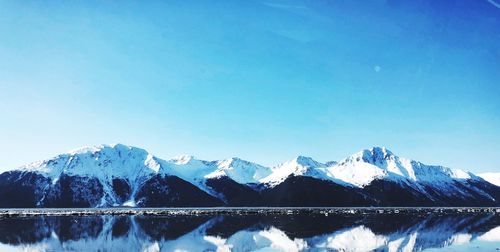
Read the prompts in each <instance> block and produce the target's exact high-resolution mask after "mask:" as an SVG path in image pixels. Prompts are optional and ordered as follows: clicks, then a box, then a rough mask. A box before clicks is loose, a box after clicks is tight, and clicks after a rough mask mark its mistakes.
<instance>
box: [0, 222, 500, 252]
mask: <svg viewBox="0 0 500 252" xmlns="http://www.w3.org/2000/svg"><path fill="white" fill-rule="evenodd" d="M475 241H484V242H485V243H477V244H479V245H478V246H480V247H479V248H486V247H484V246H490V247H489V248H493V249H494V248H496V247H500V244H499V243H500V216H499V215H495V214H493V213H488V214H486V213H485V214H474V215H468V214H460V215H458V214H457V215H436V214H424V215H334V216H331V215H330V216H324V215H319V214H318V215H268V216H262V215H245V216H231V215H228V216H207V215H203V216H114V217H113V216H87V217H33V218H5V219H0V243H1V245H0V250H2V251H4V250H14V251H15V250H36V251H65V250H70V251H98V250H100V251H174V250H185V251H254V250H260V249H270V250H278V251H302V250H315V251H331V250H340V251H370V250H380V251H421V250H425V249H430V248H446V247H448V246H458V245H460V244H466V243H470V242H475ZM476 248H477V247H476Z"/></svg>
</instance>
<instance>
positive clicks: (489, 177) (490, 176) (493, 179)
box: [479, 172, 500, 186]
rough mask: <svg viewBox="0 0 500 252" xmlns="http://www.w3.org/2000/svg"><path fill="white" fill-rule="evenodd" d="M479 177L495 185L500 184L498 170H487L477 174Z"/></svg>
mask: <svg viewBox="0 0 500 252" xmlns="http://www.w3.org/2000/svg"><path fill="white" fill-rule="evenodd" d="M479 177H481V178H483V179H484V180H486V181H488V182H490V183H492V184H494V185H496V186H500V172H487V173H481V174H479Z"/></svg>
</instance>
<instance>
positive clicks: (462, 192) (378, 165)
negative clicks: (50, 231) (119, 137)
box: [0, 144, 500, 206]
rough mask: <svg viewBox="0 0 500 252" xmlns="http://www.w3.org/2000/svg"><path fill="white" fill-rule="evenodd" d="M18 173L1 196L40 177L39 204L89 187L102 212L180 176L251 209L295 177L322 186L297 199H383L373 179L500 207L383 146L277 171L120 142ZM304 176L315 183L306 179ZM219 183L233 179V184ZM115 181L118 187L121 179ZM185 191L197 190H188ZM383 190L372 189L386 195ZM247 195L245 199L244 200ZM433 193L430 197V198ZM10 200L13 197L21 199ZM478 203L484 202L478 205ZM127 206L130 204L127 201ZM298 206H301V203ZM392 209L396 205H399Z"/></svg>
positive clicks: (482, 190) (448, 175)
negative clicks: (323, 194) (161, 153)
mask: <svg viewBox="0 0 500 252" xmlns="http://www.w3.org/2000/svg"><path fill="white" fill-rule="evenodd" d="M19 170H20V171H21V173H19V174H20V175H15V174H14V173H11V174H10V175H9V174H6V175H4V177H5V178H4V181H5V183H3V184H1V183H0V186H3V188H5V189H4V190H3V192H4V194H6V193H7V194H8V193H11V194H12V193H14V192H11V191H12V190H10V191H9V188H13V187H11V185H12V183H14V182H15V181H16V180H15V179H14V180H13V179H12V176H24V175H23V174H27V172H32V173H36V174H39V175H41V176H43V177H44V178H48V179H49V180H50V181H51V183H52V184H53V185H54V186H50V185H49V184H48V183H47V182H43V181H44V179H41V178H39V177H33V178H32V177H29V176H28V177H25V180H23V182H19V183H21V184H19V186H25V185H26V184H33V183H36V184H39V183H38V182H33V181H41V182H40V183H43V184H41V185H40V186H38V187H37V186H34V187H32V188H31V189H30V190H34V193H35V194H36V197H42V198H40V199H39V200H40V202H41V200H43V197H45V195H47V194H48V192H49V191H50V190H48V189H47V188H48V187H54V188H55V191H56V192H62V190H66V191H67V192H68V193H70V194H71V193H74V194H76V193H78V192H79V190H80V189H82V188H85V187H88V188H89V189H88V192H87V191H86V192H85V193H90V194H89V195H92V190H94V191H96V190H97V192H99V194H96V193H94V194H93V195H94V198H93V201H92V202H93V203H92V204H95V201H96V200H99V199H101V197H102V199H101V203H100V204H99V206H107V205H116V204H118V205H122V204H125V205H130V206H134V205H135V204H136V203H137V200H138V199H137V198H139V197H135V196H137V195H138V194H140V193H139V191H141V190H142V191H141V192H142V194H140V195H141V196H144V195H149V196H150V197H153V196H154V193H152V194H151V195H150V194H149V193H148V191H149V192H152V190H153V191H155V190H158V191H162V190H169V189H168V188H169V185H166V184H165V183H166V182H165V179H166V177H171V178H174V177H178V178H179V179H180V180H181V181H180V182H176V183H184V184H183V185H182V188H184V189H182V190H181V191H186V190H188V191H189V190H191V191H193V190H195V191H196V190H198V189H200V190H201V191H203V193H206V194H208V195H209V196H210V197H214V198H218V199H220V200H223V201H225V202H226V200H227V197H233V198H237V199H238V202H239V204H241V205H245V204H247V203H245V202H247V201H246V200H251V201H257V200H263V199H262V198H260V197H261V196H266V197H267V198H266V199H264V201H259V202H266V201H265V200H270V201H271V202H281V201H280V199H279V197H278V196H279V195H278V196H276V197H278V198H276V197H275V195H269V193H266V192H264V191H265V190H268V192H269V191H272V189H273V188H276V186H277V185H280V184H281V183H283V182H284V181H287V179H288V178H290V177H296V178H294V179H293V181H306V180H308V181H311V180H310V178H314V179H317V180H322V181H321V182H319V183H316V182H314V181H317V180H313V182H297V183H298V184H295V185H294V188H296V192H297V193H301V192H303V191H304V189H305V188H301V186H302V187H305V186H306V185H305V184H304V183H313V184H314V185H312V184H311V185H312V186H313V187H320V186H323V187H324V188H323V189H322V190H330V191H331V193H335V192H337V191H338V190H343V192H344V194H345V195H347V194H349V193H352V192H357V191H359V190H358V189H364V188H366V187H367V186H369V187H368V189H367V190H366V195H367V196H366V197H368V198H370V197H375V198H376V197H382V196H383V195H374V194H373V192H374V191H373V190H372V189H373V188H371V189H370V186H372V185H373V184H376V183H374V181H378V182H380V181H383V182H384V183H386V182H387V183H388V184H391V183H392V184H396V185H397V187H398V188H391V189H387V190H388V191H387V192H386V191H384V193H389V194H391V195H392V192H394V190H396V191H397V190H405V191H406V190H407V189H408V190H410V191H411V192H410V194H411V195H414V196H415V195H416V197H420V198H421V199H422V200H423V201H420V198H419V199H417V198H415V199H414V200H415V202H420V203H422V204H431V203H429V201H431V202H436V204H437V203H439V202H441V201H443V200H447V202H448V203H447V204H448V205H449V204H452V203H451V202H453V200H454V199H457V198H458V199H467V200H468V201H467V203H463V204H469V203H470V202H483V203H478V204H485V203H484V202H486V201H489V202H495V201H496V198H497V197H498V196H496V195H498V193H497V192H496V190H498V189H497V188H496V187H494V186H493V185H491V184H489V183H487V182H485V181H484V180H483V179H481V178H480V177H478V176H476V175H474V174H472V173H470V172H465V171H462V170H457V169H451V168H447V167H443V166H435V165H425V164H423V163H420V162H418V161H414V160H410V159H406V158H402V157H398V156H396V155H394V154H393V153H392V152H391V151H389V150H387V149H386V148H380V147H373V148H370V149H366V150H362V151H360V152H357V153H355V154H353V155H351V156H349V157H347V158H345V159H343V160H341V161H340V162H338V163H337V162H334V161H330V162H327V163H321V162H318V161H315V160H313V159H312V158H310V157H304V156H298V157H296V158H294V159H292V160H290V161H288V162H284V163H282V164H279V165H277V166H274V167H265V166H262V165H259V164H256V163H252V162H249V161H245V160H241V159H239V158H230V159H225V160H216V161H205V160H200V159H196V158H194V157H192V156H180V157H176V158H173V159H170V160H163V159H160V158H158V157H155V156H154V155H152V154H150V153H148V152H147V151H146V150H143V149H140V148H136V147H131V146H126V145H122V144H116V145H100V146H95V147H86V148H82V149H78V150H75V151H70V152H69V153H66V154H61V155H58V156H56V157H54V158H51V159H48V160H45V161H40V162H35V163H32V164H29V165H26V166H23V167H21V168H20V169H19ZM63 175H64V176H70V177H71V176H76V177H81V178H76V179H77V180H79V182H75V183H76V184H77V185H76V186H75V187H71V188H67V187H65V185H66V184H67V183H68V182H66V181H65V180H64V181H63V180H62V179H61V178H65V177H64V176H63ZM158 175H159V176H158ZM37 176H38V175H37ZM158 177H160V178H158ZM299 177H301V178H303V177H309V178H307V179H305V180H303V179H302V180H301V178H299ZM483 177H484V178H485V179H486V180H488V181H490V182H493V183H496V184H499V183H498V182H499V178H500V177H499V173H496V174H495V173H490V174H484V175H483ZM219 178H229V179H230V180H227V179H219ZM117 179H118V180H119V181H116V180H117ZM214 179H216V180H214ZM231 180H232V182H231ZM13 181H14V182H13ZM17 181H19V180H17ZM96 181H98V182H96ZM214 181H218V182H214ZM288 181H291V180H288ZM325 181H327V182H331V183H334V184H335V185H333V186H332V184H331V183H325ZM0 182H2V181H0ZM146 182H147V186H146ZM185 182H188V183H185ZM88 183H93V187H89V186H86V185H88ZM290 183H295V182H290ZM387 183H386V184H387ZM230 184H231V185H230ZM287 184H289V183H285V184H283V186H284V187H285V188H286V187H287V186H288V185H287ZM100 185H102V188H100ZM193 185H194V189H193V187H192V186H193ZM247 185H248V186H247ZM255 185H257V186H255ZM311 185H309V186H311ZM483 185H484V186H483ZM297 186H298V188H297ZM376 186H378V187H380V188H382V189H383V188H387V186H386V185H382V184H380V183H379V184H378V185H376ZM160 187H162V189H160ZM186 187H192V188H191V189H187V188H186ZM372 187H373V186H372ZM178 188H180V187H178ZM328 188H330V189H328ZM333 188H336V189H333ZM380 188H379V189H380ZM379 189H374V190H375V191H380V190H379ZM68 190H69V191H68ZM117 190H118V191H120V190H122V192H118V193H117ZM123 190H125V191H123ZM179 190H180V189H179ZM280 190H284V189H280ZM280 190H278V191H280ZM371 190H372V191H371ZM383 190H386V189H383ZM429 190H430V191H429ZM52 191H53V190H52ZM286 192H290V190H289V189H286V190H285V191H280V192H279V194H280V195H281V194H282V195H281V196H283V195H286ZM244 193H246V194H245V195H242V194H244ZM7 194H6V195H7ZM313 194H315V193H313ZM417 194H418V195H417ZM430 194H432V196H429V197H427V196H428V195H430ZM9 195H10V194H9ZM57 195H59V194H57ZM57 195H56V196H57ZM61 195H62V194H61ZM61 195H59V196H57V197H56V196H54V195H52V198H51V199H53V200H56V201H57V200H60V199H59V198H58V197H62V196H61ZM97 195H98V196H97ZM101 195H102V196H101ZM162 195H165V194H162ZM411 195H410V196H411ZM448 195H451V196H450V197H452V198H449V197H448ZM149 196H148V197H149ZM247 196H248V197H247ZM9 197H15V193H14V194H12V195H10V196H9ZM65 197H66V196H65ZM84 197H86V196H84ZM165 197H167V196H165ZM168 197H170V196H168ZM283 197H284V196H283ZM294 197H295V196H294ZM332 197H333V196H332ZM366 197H365V198H366ZM383 197H385V196H383ZM422 197H423V198H422ZM478 197H479V198H482V199H483V200H485V201H476V199H478ZM250 198H251V199H250ZM127 199H128V200H127ZM318 199H319V198H318ZM124 200H127V201H126V202H124ZM374 202H377V203H376V204H383V201H381V202H380V201H378V200H377V199H375V201H374ZM426 202H427V203H426ZM464 202H465V201H464ZM226 203H227V202H226ZM318 203H319V202H318ZM420 203H418V204H420ZM259 204H260V203H259ZM294 204H300V202H299V203H294ZM311 204H312V203H311ZM315 204H316V203H315ZM339 204H340V202H339ZM360 204H361V203H360ZM363 204H371V203H363ZM387 204H394V202H392V203H387ZM397 204H400V203H397ZM415 204H417V203H415Z"/></svg>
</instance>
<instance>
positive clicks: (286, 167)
mask: <svg viewBox="0 0 500 252" xmlns="http://www.w3.org/2000/svg"><path fill="white" fill-rule="evenodd" d="M325 168H326V165H325V164H322V163H319V162H317V161H315V160H313V159H312V158H310V157H304V156H298V157H296V158H294V159H292V160H290V161H288V162H285V163H282V164H279V165H277V166H275V167H273V168H272V173H271V174H270V175H269V176H267V177H265V178H262V179H261V180H260V182H261V183H264V184H268V185H269V186H276V185H278V184H279V183H281V182H283V181H284V180H285V179H286V178H288V177H289V176H309V177H314V178H319V179H330V177H329V176H328V175H327V174H326V173H325Z"/></svg>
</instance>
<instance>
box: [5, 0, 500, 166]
mask: <svg viewBox="0 0 500 252" xmlns="http://www.w3.org/2000/svg"><path fill="white" fill-rule="evenodd" d="M495 5H497V4H496V1H493V0H490V1H488V0H484V1H483V0H462V1H458V0H457V1H444V0H443V1H434V0H414V1H391V0H372V1H356V2H354V1H345V0H343V1H340V0H337V1H335V0H332V1H276V0H269V1H267V0H266V1H163V2H154V1H148V2H147V3H141V2H139V1H137V2H136V1H131V2H125V1H102V2H98V1H70V2H63V1H43V2H40V1H8V0H3V1H0V170H5V169H12V168H15V167H17V166H20V165H22V164H25V163H28V162H31V161H35V160H40V159H44V158H49V157H52V156H54V155H56V154H59V153H62V152H65V151H68V150H71V149H74V148H78V147H81V146H88V145H97V144H101V143H124V144H128V145H134V146H139V147H142V148H145V149H147V150H149V151H150V152H152V153H153V154H156V155H158V156H160V157H162V158H170V157H173V156H176V155H179V154H192V155H195V156H197V157H199V158H203V159H222V158H227V157H231V156H238V157H241V158H244V159H248V160H252V161H256V162H259V163H262V164H264V165H273V164H276V163H278V162H281V161H285V160H288V159H291V158H293V157H294V156H296V155H299V154H303V155H307V156H312V157H313V158H315V159H317V160H319V161H328V160H338V159H341V158H344V157H346V156H347V155H349V154H351V153H353V152H356V151H358V150H361V149H364V148H369V147H371V146H386V147H388V148H389V149H391V150H392V151H393V152H395V154H398V155H400V156H405V157H409V158H413V159H417V160H420V161H423V162H425V163H429V164H442V165H446V166H450V167H455V168H462V169H466V170H470V171H474V172H483V171H500V155H499V154H500V151H499V150H500V118H499V111H500V99H499V97H500V81H499V80H500V29H499V27H500V8H499V6H500V5H497V6H495Z"/></svg>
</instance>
